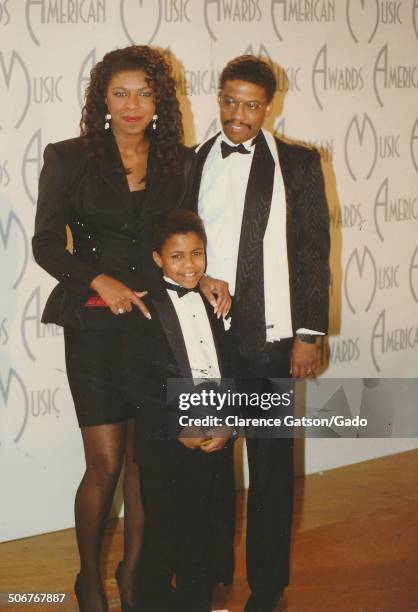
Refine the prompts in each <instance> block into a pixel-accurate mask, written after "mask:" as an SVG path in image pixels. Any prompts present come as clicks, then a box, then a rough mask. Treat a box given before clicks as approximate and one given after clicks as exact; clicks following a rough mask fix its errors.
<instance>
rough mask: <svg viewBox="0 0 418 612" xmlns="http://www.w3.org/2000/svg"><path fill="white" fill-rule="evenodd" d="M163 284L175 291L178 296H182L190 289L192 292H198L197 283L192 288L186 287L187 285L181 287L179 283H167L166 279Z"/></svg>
mask: <svg viewBox="0 0 418 612" xmlns="http://www.w3.org/2000/svg"><path fill="white" fill-rule="evenodd" d="M164 285H165V286H166V288H167V289H169V290H170V291H176V292H177V295H178V296H179V298H181V297H183V296H184V295H187V294H188V293H190V292H192V291H193V292H194V293H199V286H198V285H196V287H193V288H192V289H187V287H182V286H181V285H174V283H169V282H168V281H166V280H164Z"/></svg>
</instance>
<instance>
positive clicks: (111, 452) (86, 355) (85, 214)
mask: <svg viewBox="0 0 418 612" xmlns="http://www.w3.org/2000/svg"><path fill="white" fill-rule="evenodd" d="M81 134H82V135H81V137H80V138H74V139H71V140H66V141H63V142H59V143H56V144H50V145H48V146H47V147H46V149H45V154H44V167H43V169H42V172H41V176H40V183H39V197H38V208H37V213H36V221H35V235H34V238H33V252H34V257H35V259H36V261H37V262H38V263H39V265H41V266H42V267H43V268H45V269H46V270H47V271H48V272H49V273H50V274H52V275H53V276H54V277H55V278H57V279H58V280H59V281H60V282H59V285H58V286H57V287H56V288H55V289H54V291H53V292H52V294H51V296H50V298H49V300H48V302H47V305H46V308H45V311H44V313H43V317H42V321H43V322H44V323H56V324H58V325H63V326H64V328H65V329H64V338H65V355H66V366H67V373H68V380H69V384H70V389H71V393H72V396H73V399H74V403H75V408H76V412H77V418H78V422H79V425H80V428H81V433H82V437H83V444H84V451H85V458H86V471H85V474H84V476H83V479H82V481H81V483H80V486H79V488H78V491H77V494H76V500H75V521H76V532H77V542H78V548H79V553H80V573H79V574H78V576H77V579H76V584H75V591H76V595H77V599H78V602H79V606H80V609H81V610H86V611H87V610H88V612H103V611H104V610H108V606H107V602H106V597H105V594H104V590H103V585H102V581H101V577H100V567H99V565H100V551H101V546H102V540H103V533H104V529H105V525H106V521H107V518H108V514H109V511H110V506H111V503H112V499H113V493H114V490H115V486H116V483H117V481H118V477H119V474H120V471H121V467H122V464H123V461H124V460H125V474H124V504H125V521H124V530H125V534H124V542H125V546H124V556H123V561H122V562H121V563H120V565H119V566H118V569H117V572H116V578H117V581H118V586H119V590H120V593H121V600H122V607H123V609H124V610H134V609H135V607H134V606H135V604H136V602H137V601H138V593H137V592H136V574H137V569H138V563H139V557H140V550H141V538H142V530H143V510H142V505H141V501H140V499H141V498H140V489H139V479H138V473H137V468H136V465H135V463H134V461H133V451H132V446H133V444H132V433H133V432H132V422H133V421H132V407H131V406H130V405H129V404H128V403H127V402H126V401H125V399H124V393H125V389H124V385H123V380H122V366H121V364H122V363H123V355H124V346H125V347H126V344H125V343H126V342H128V341H129V333H128V332H127V331H126V329H127V322H128V319H129V316H130V315H129V313H130V312H131V311H132V308H136V307H137V308H139V309H140V310H141V311H142V313H143V314H144V316H149V313H148V311H147V309H146V307H145V304H144V303H143V302H142V300H141V297H142V296H143V295H144V294H145V291H144V290H146V289H147V288H149V286H150V285H151V283H152V282H153V272H152V271H151V270H152V269H153V267H152V258H151V231H150V227H151V224H152V221H153V219H155V217H156V216H157V215H160V214H161V213H163V212H164V211H166V210H169V209H171V208H177V207H185V206H187V204H188V188H187V185H188V182H187V176H188V174H189V173H190V172H191V168H192V166H193V159H194V153H193V152H192V151H191V150H189V149H186V147H184V146H183V145H182V144H181V143H182V136H183V131H182V124H181V114H180V110H179V105H178V101H177V99H176V94H175V85H174V80H173V78H172V76H171V68H170V66H169V65H168V63H167V62H166V61H165V59H164V58H163V56H162V55H161V54H160V53H159V52H157V51H156V50H153V49H150V48H149V47H147V46H131V47H127V48H126V49H120V50H116V51H112V52H111V53H108V54H106V55H105V56H104V58H103V60H102V61H101V62H99V63H98V64H97V65H96V66H95V67H94V68H93V70H92V72H91V80H90V84H89V86H88V88H87V91H86V103H85V107H84V109H83V115H82V120H81ZM66 227H69V229H70V231H71V237H72V253H71V252H70V251H69V250H67V247H68V245H67V233H66ZM70 242H71V240H70ZM203 291H204V292H205V294H206V295H207V296H208V298H209V299H210V301H211V303H213V304H215V301H214V300H215V298H214V295H213V293H212V291H215V292H217V293H218V298H217V301H216V304H217V308H218V310H219V312H222V313H224V312H225V311H226V310H227V309H228V306H229V304H228V297H227V295H226V293H227V292H226V291H225V285H224V284H221V283H216V281H214V282H211V281H210V280H209V281H206V286H205V287H203Z"/></svg>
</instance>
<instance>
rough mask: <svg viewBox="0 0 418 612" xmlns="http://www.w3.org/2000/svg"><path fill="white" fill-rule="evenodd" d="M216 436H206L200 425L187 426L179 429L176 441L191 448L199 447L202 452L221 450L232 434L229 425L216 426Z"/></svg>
mask: <svg viewBox="0 0 418 612" xmlns="http://www.w3.org/2000/svg"><path fill="white" fill-rule="evenodd" d="M216 433H217V434H218V435H217V436H207V435H205V434H204V432H203V431H202V429H201V428H200V427H195V426H189V427H184V429H182V430H181V432H180V435H179V437H178V441H179V442H180V443H181V444H183V446H185V447H186V448H189V449H191V450H197V449H200V450H201V451H203V452H204V453H213V452H214V451H218V450H222V449H223V447H224V446H225V444H226V443H227V442H228V440H229V438H230V437H231V436H232V429H231V428H230V427H217V428H216Z"/></svg>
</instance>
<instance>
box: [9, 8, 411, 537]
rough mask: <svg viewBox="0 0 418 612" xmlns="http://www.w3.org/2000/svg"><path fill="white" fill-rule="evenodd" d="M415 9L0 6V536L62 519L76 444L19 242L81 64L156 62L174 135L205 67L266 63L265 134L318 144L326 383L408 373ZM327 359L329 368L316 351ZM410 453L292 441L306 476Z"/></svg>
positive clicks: (73, 127) (39, 277)
mask: <svg viewBox="0 0 418 612" xmlns="http://www.w3.org/2000/svg"><path fill="white" fill-rule="evenodd" d="M417 37H418V2H417V0H404V1H394V0H148V1H147V0H142V1H137V0H113V1H111V0H0V142H1V147H0V257H1V276H0V288H1V297H0V477H1V479H2V503H1V510H0V514H1V520H0V525H1V526H0V530H1V532H0V539H3V540H6V539H12V538H16V537H22V536H25V535H30V534H34V533H39V532H43V531H53V530H56V529H60V528H64V527H68V526H71V525H73V517H72V504H73V496H74V491H75V488H76V485H77V482H78V480H79V478H80V476H81V473H82V470H83V458H82V447H81V442H80V439H79V433H78V430H77V426H76V420H75V416H74V413H73V407H72V401H71V398H70V395H69V391H68V386H67V382H66V377H65V372H64V359H63V338H62V331H61V330H60V329H59V328H57V327H55V326H47V327H44V326H41V324H40V323H39V320H40V314H41V311H42V307H43V304H44V303H45V300H46V298H47V296H48V293H49V291H50V290H51V288H52V287H53V286H54V284H55V281H54V280H53V279H52V278H48V277H47V275H46V274H45V273H44V272H43V271H42V270H40V269H38V267H37V266H36V265H35V264H34V262H33V260H32V256H31V250H30V239H31V235H32V232H33V220H34V212H35V202H36V194H37V178H38V174H39V171H40V168H41V165H42V152H43V149H44V147H45V146H46V144H47V143H48V142H54V141H58V140H62V139H64V138H70V137H72V136H75V135H77V134H78V121H79V116H80V108H81V103H82V97H83V90H84V87H85V84H86V81H87V79H88V75H89V71H90V69H91V67H92V65H93V64H94V63H95V61H96V60H98V59H100V58H101V57H102V56H103V54H104V53H105V52H106V51H108V50H110V49H113V48H116V47H124V46H126V45H128V44H130V43H132V42H135V43H139V44H146V43H150V44H154V45H156V46H158V47H161V48H163V49H165V50H167V52H169V51H170V52H171V53H172V54H173V63H174V66H175V73H176V78H177V80H178V87H179V97H180V99H181V104H182V109H183V113H184V119H185V126H186V136H187V143H188V144H192V143H195V142H197V141H199V140H201V139H203V138H204V137H206V136H207V135H209V134H211V133H213V132H214V131H215V130H216V129H217V128H218V126H219V123H218V119H217V106H216V92H217V78H218V74H219V71H220V69H221V68H222V67H223V65H224V64H225V63H226V62H227V61H228V60H229V59H231V58H232V57H235V56H237V55H240V54H242V53H244V52H252V53H255V54H261V55H263V56H264V57H266V58H267V59H269V60H270V61H271V62H272V63H273V65H274V67H275V69H276V70H277V74H278V78H279V84H280V91H279V92H278V95H277V99H276V103H275V113H274V117H273V118H272V120H271V121H270V124H269V125H268V127H270V128H271V129H274V130H276V131H277V132H278V133H282V134H285V135H286V136H287V137H288V138H291V139H299V140H302V141H305V142H309V143H313V144H315V145H317V146H318V147H319V148H320V149H321V154H322V160H323V168H324V174H325V177H326V184H327V192H328V198H329V204H330V215H331V227H332V262H331V263H332V287H331V336H330V340H329V350H326V349H324V350H323V351H322V357H323V363H324V368H325V364H326V363H328V362H329V365H328V369H327V370H326V374H325V375H326V376H329V377H339V378H348V377H365V376H366V377H378V378H383V377H414V376H416V372H417V353H418V351H417V346H418V327H417V324H418V321H417V304H418V244H417V229H418V228H417V219H418V194H417V170H418V115H417V108H418V105H417V91H416V90H417V87H418V65H417V57H418V56H417V50H418V45H417ZM328 353H329V359H328V358H327V354H328ZM416 446H418V443H417V441H416V440H413V439H403V440H402V439H383V440H382V439H380V440H369V439H365V440H354V439H348V440H347V439H346V440H308V441H307V442H306V446H305V471H306V472H311V471H315V470H318V469H326V468H329V467H334V466H336V465H342V464H347V463H352V462H355V461H360V460H362V459H365V458H369V457H373V456H379V455H383V454H388V453H394V452H398V451H400V450H403V449H406V448H414V447H416Z"/></svg>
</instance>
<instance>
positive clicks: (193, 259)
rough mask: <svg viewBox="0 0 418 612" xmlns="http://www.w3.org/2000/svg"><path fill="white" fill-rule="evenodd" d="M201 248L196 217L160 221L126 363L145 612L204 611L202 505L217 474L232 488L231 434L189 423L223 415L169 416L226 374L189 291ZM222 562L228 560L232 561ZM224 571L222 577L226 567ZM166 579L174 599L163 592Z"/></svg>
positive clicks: (212, 332)
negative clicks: (151, 275)
mask: <svg viewBox="0 0 418 612" xmlns="http://www.w3.org/2000/svg"><path fill="white" fill-rule="evenodd" d="M205 246H206V235H205V231H204V228H203V225H202V222H201V220H200V219H199V217H198V216H197V215H196V214H194V213H192V212H190V211H186V210H177V211H173V212H171V213H169V214H168V215H166V217H165V218H164V219H163V220H161V222H160V223H159V225H158V227H156V228H155V232H154V244H153V249H154V250H153V258H154V261H155V263H156V264H157V266H158V267H159V268H160V269H161V272H162V279H161V285H160V286H159V287H158V288H156V289H155V290H154V291H153V292H151V296H150V297H149V299H147V300H146V301H147V306H148V307H149V310H150V313H151V319H150V320H147V319H145V318H144V317H141V316H138V317H136V322H137V327H136V333H137V334H138V342H137V343H135V344H137V346H138V354H137V355H133V356H132V358H131V359H130V361H131V365H130V372H131V376H130V378H132V381H133V385H134V394H135V397H136V401H135V403H136V404H137V410H136V413H137V414H136V422H137V433H136V459H137V462H138V463H139V465H140V473H141V487H142V495H143V503H144V508H145V515H146V527H145V535H144V547H143V553H142V559H141V579H140V580H141V594H142V598H141V601H142V602H143V609H144V611H146V612H159V611H161V612H169V611H171V610H179V611H180V610H181V611H182V612H188V611H190V612H208V611H209V610H210V595H211V586H212V584H213V582H214V581H216V579H217V578H219V577H218V576H216V577H215V576H213V575H212V568H211V561H212V560H213V558H212V559H211V556H212V553H211V551H212V552H213V541H214V540H213V538H212V536H211V531H212V533H213V522H214V521H215V522H216V519H215V518H214V516H212V513H211V510H210V509H209V504H211V508H214V507H215V506H214V505H212V499H213V495H214V485H215V482H216V480H217V479H218V478H219V474H220V473H221V474H222V478H224V477H225V474H226V475H227V478H228V479H229V483H230V488H231V490H233V486H234V483H233V461H232V444H231V443H230V442H229V438H230V436H231V433H232V430H231V429H228V428H222V432H221V431H220V430H219V431H216V428H211V427H207V428H202V427H200V426H199V424H198V425H197V426H195V425H193V423H194V420H193V419H196V418H203V417H205V416H206V417H212V418H213V417H218V418H220V417H222V416H225V410H223V411H222V412H220V411H217V410H216V407H214V406H202V405H200V406H195V407H193V406H191V407H190V408H189V409H188V410H187V411H186V410H182V409H179V406H180V408H181V406H182V404H181V403H179V398H180V397H182V398H183V400H184V398H185V397H189V395H187V394H186V391H187V392H188V393H189V394H190V393H196V392H201V391H203V390H206V391H208V390H210V389H216V390H218V392H219V391H220V390H221V389H220V388H219V387H218V386H217V385H216V384H215V383H211V382H210V379H215V380H218V382H219V379H220V378H221V376H222V377H223V376H231V374H232V370H233V366H232V359H231V355H232V350H231V348H230V346H229V342H230V340H229V334H228V333H227V332H226V331H225V328H224V322H223V320H222V319H218V318H217V317H216V315H215V314H214V313H213V311H212V307H211V306H210V305H209V303H208V302H207V301H206V299H205V298H204V297H203V296H202V295H201V294H200V292H199V289H198V284H199V281H200V279H201V278H202V276H203V274H204V271H205V267H206V258H205ZM138 361H139V362H140V363H138ZM138 372H139V377H138ZM168 379H182V381H180V382H181V383H182V384H181V389H180V392H182V395H181V396H180V393H179V390H178V389H177V391H175V392H173V391H172V390H171V385H170V383H169V382H168ZM202 381H206V382H203V383H202ZM131 387H132V385H131ZM223 390H225V388H223ZM170 394H171V395H172V396H173V397H172V398H171V399H170V398H169V397H168V396H169V395H170ZM220 421H221V419H220ZM220 421H219V423H220ZM210 423H211V424H212V423H213V421H211V422H210ZM218 503H219V501H218ZM227 503H229V504H230V506H229V509H228V510H229V512H228V513H227V514H229V517H230V520H228V521H227V522H223V523H222V524H221V525H219V524H218V525H216V527H217V529H218V530H219V529H221V530H223V533H222V534H219V532H218V533H216V538H215V540H216V541H217V542H219V541H221V540H220V536H221V538H222V539H223V541H225V542H230V543H231V546H232V540H233V527H234V505H233V494H231V496H230V498H229V502H227ZM222 512H224V510H223V511H222ZM211 523H212V525H211ZM214 554H216V553H214ZM226 557H228V558H230V559H232V553H231V554H230V555H229V554H226V555H225V558H226ZM218 561H219V559H218ZM223 561H225V559H223ZM217 569H219V567H217ZM226 571H228V570H226ZM229 572H230V574H231V577H232V568H229ZM173 575H175V576H176V589H175V591H174V589H172V588H171V586H170V583H171V580H172V577H173Z"/></svg>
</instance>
